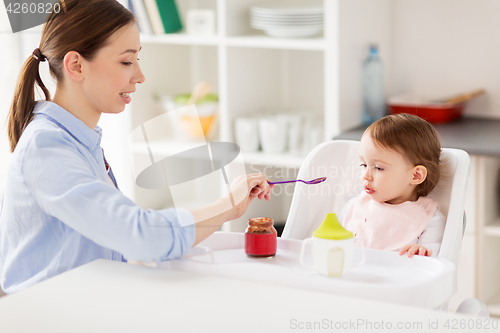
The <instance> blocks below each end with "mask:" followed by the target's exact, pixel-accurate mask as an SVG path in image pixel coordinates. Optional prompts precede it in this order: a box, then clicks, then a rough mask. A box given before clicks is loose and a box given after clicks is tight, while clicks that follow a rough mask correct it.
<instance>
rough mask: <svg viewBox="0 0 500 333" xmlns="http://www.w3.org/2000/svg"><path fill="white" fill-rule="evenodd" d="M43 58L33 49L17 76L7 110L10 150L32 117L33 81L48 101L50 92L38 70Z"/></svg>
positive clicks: (14, 146)
mask: <svg viewBox="0 0 500 333" xmlns="http://www.w3.org/2000/svg"><path fill="white" fill-rule="evenodd" d="M45 59H46V58H45V56H43V54H42V53H41V52H40V49H38V48H37V49H35V51H33V55H31V56H30V57H29V58H28V59H26V61H25V62H24V64H23V67H22V69H21V73H20V74H19V78H18V79H17V84H16V90H15V92H14V98H13V100H12V105H11V106H10V112H9V127H8V133H9V141H10V151H11V152H13V151H14V149H15V148H16V146H17V143H18V141H19V138H20V137H21V134H23V131H24V129H25V128H26V126H28V124H29V122H30V121H31V119H33V109H34V107H35V82H36V84H37V85H38V86H39V87H40V88H41V89H42V91H43V93H44V95H45V100H47V101H50V92H49V90H48V89H47V88H46V87H45V85H44V84H43V82H42V79H41V78H40V72H39V70H38V67H39V64H40V62H41V61H45Z"/></svg>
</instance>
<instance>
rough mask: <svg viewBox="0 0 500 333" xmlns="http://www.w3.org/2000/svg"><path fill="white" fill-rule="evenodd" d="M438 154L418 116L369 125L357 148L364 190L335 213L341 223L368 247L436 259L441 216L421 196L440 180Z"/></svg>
mask: <svg viewBox="0 0 500 333" xmlns="http://www.w3.org/2000/svg"><path fill="white" fill-rule="evenodd" d="M440 154H441V144H440V142H439V138H438V136H437V133H436V131H435V130H434V128H433V127H432V126H431V125H430V124H429V123H428V122H426V121H425V120H423V119H421V118H419V117H417V116H412V115H409V114H398V115H389V116H386V117H384V118H382V119H380V120H378V121H376V122H374V123H373V124H371V125H370V126H369V127H368V128H367V129H366V131H365V132H364V134H363V136H362V138H361V142H360V148H359V158H360V161H361V168H362V170H361V183H362V184H363V188H364V191H363V192H362V193H361V194H360V195H359V196H357V197H356V198H354V199H351V200H350V201H349V202H348V203H347V205H346V206H345V207H344V209H343V210H342V212H341V213H340V220H341V221H342V225H343V226H344V227H345V228H346V229H348V230H349V231H351V232H352V233H353V234H354V236H355V237H356V238H359V239H361V240H362V241H363V243H364V246H365V247H367V248H372V249H380V250H389V251H396V250H397V251H399V254H400V255H403V254H405V253H408V256H409V257H412V256H413V255H414V254H418V255H423V256H431V255H433V254H434V255H437V253H438V251H439V247H440V246H441V240H442V238H443V232H444V227H445V220H446V218H445V217H444V215H443V214H442V213H441V212H440V211H439V210H438V207H437V206H438V204H437V202H436V201H434V200H432V199H430V198H426V195H427V194H429V193H430V192H431V191H432V189H433V188H434V187H435V186H436V184H437V183H438V181H439V176H440V171H439V168H440V166H439V156H440Z"/></svg>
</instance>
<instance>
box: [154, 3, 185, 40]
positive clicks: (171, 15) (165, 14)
mask: <svg viewBox="0 0 500 333" xmlns="http://www.w3.org/2000/svg"><path fill="white" fill-rule="evenodd" d="M156 5H157V6H158V11H159V12H160V16H161V21H162V23H163V28H164V29H165V33H167V34H168V33H169V32H176V31H179V30H182V23H181V19H180V17H179V12H178V11H177V6H176V5H175V0H156Z"/></svg>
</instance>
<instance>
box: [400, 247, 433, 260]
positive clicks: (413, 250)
mask: <svg viewBox="0 0 500 333" xmlns="http://www.w3.org/2000/svg"><path fill="white" fill-rule="evenodd" d="M406 252H408V257H409V258H411V257H413V255H414V254H418V255H419V256H427V257H430V256H431V255H432V250H429V249H426V248H425V247H423V246H422V245H418V244H408V245H405V246H403V248H402V249H401V251H399V255H403V254H405V253H406Z"/></svg>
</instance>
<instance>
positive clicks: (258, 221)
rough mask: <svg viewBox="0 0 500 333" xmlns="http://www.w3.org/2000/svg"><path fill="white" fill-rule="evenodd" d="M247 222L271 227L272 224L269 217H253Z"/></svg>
mask: <svg viewBox="0 0 500 333" xmlns="http://www.w3.org/2000/svg"><path fill="white" fill-rule="evenodd" d="M248 222H252V223H255V224H259V225H267V224H269V225H272V224H273V223H274V221H273V219H272V218H269V217H253V218H250V219H248Z"/></svg>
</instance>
